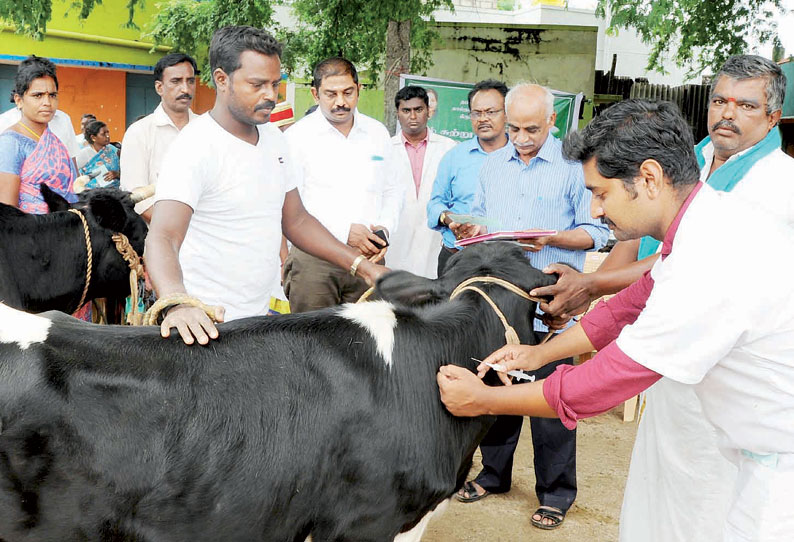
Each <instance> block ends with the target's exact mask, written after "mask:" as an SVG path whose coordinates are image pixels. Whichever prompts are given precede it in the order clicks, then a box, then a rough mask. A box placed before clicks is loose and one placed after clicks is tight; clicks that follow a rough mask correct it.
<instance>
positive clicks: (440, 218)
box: [438, 211, 449, 226]
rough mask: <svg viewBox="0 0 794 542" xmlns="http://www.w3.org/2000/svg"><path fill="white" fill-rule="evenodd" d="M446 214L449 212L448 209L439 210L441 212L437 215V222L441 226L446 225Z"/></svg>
mask: <svg viewBox="0 0 794 542" xmlns="http://www.w3.org/2000/svg"><path fill="white" fill-rule="evenodd" d="M448 214H449V211H442V212H441V214H440V215H439V216H438V222H439V224H441V225H442V226H446V225H447V215H448Z"/></svg>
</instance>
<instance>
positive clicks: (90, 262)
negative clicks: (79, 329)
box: [69, 209, 94, 312]
mask: <svg viewBox="0 0 794 542" xmlns="http://www.w3.org/2000/svg"><path fill="white" fill-rule="evenodd" d="M69 212H70V213H74V214H76V215H77V216H78V218H80V221H81V222H82V223H83V234H84V235H85V252H86V264H85V267H86V269H85V286H84V287H83V295H81V296H80V302H79V303H78V304H77V308H76V309H74V310H73V311H72V312H76V311H77V310H78V309H79V308H80V307H82V306H83V304H85V297H86V295H88V286H89V285H90V284H91V268H92V267H93V266H94V252H93V250H91V233H90V232H89V231H88V222H86V221H85V216H83V213H81V212H80V211H78V210H77V209H69Z"/></svg>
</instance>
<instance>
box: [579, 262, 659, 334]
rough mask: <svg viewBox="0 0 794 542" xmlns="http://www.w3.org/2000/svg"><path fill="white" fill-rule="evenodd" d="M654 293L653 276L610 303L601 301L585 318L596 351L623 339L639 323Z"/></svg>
mask: <svg viewBox="0 0 794 542" xmlns="http://www.w3.org/2000/svg"><path fill="white" fill-rule="evenodd" d="M651 290H653V279H652V278H651V272H650V271H646V272H645V273H643V275H642V277H640V279H639V280H638V281H637V282H635V283H634V284H632V285H631V286H628V287H627V288H624V289H623V290H621V291H620V292H619V293H618V294H617V295H615V296H613V297H612V298H610V299H609V300H607V301H599V302H598V304H597V305H596V306H595V307H593V310H591V311H590V312H588V313H587V314H585V315H584V316H583V317H582V320H581V324H582V330H583V331H584V332H585V335H587V338H588V339H590V342H591V343H592V344H593V346H594V347H595V349H596V350H601V349H602V348H604V347H605V346H606V345H608V344H609V343H611V342H612V341H614V340H615V339H617V338H618V335H620V330H621V329H623V328H624V327H625V326H627V325H629V324H633V323H634V322H635V321H636V320H637V316H639V314H640V313H641V312H642V309H644V308H645V302H646V301H648V296H650V295H651Z"/></svg>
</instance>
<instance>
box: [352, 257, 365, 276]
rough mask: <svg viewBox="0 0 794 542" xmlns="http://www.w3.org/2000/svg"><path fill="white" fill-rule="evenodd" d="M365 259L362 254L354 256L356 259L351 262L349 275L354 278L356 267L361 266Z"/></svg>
mask: <svg viewBox="0 0 794 542" xmlns="http://www.w3.org/2000/svg"><path fill="white" fill-rule="evenodd" d="M366 259H367V257H366V256H364V255H363V254H359V255H358V256H356V259H355V260H353V264H352V265H351V266H350V274H351V275H353V276H354V277H355V276H356V271H358V266H359V265H360V264H361V262H363V261H364V260H366Z"/></svg>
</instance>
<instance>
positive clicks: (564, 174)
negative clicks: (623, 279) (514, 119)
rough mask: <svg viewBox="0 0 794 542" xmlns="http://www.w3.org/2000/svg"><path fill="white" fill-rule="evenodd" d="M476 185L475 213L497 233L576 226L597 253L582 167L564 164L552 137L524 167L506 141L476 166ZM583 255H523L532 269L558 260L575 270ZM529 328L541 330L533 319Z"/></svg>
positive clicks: (596, 229) (599, 231) (601, 235)
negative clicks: (489, 221)
mask: <svg viewBox="0 0 794 542" xmlns="http://www.w3.org/2000/svg"><path fill="white" fill-rule="evenodd" d="M480 184H481V191H480V192H478V195H477V197H476V198H475V202H474V208H475V213H476V214H483V215H484V216H487V217H488V218H489V219H492V220H495V221H497V222H499V224H500V226H501V227H500V228H499V229H500V230H505V231H513V230H527V229H544V230H557V231H566V230H573V229H575V228H581V229H583V230H585V231H586V232H587V233H588V234H589V235H590V237H592V238H593V248H591V249H589V250H598V249H599V248H601V247H603V246H604V245H605V244H606V242H607V239H609V228H607V226H606V225H604V224H602V223H601V222H600V221H598V220H595V219H593V218H592V217H591V216H590V198H591V196H590V191H589V190H587V189H586V188H585V185H584V173H583V171H582V165H581V164H580V163H579V162H570V161H568V160H565V158H563V156H562V143H561V142H560V141H559V140H558V139H557V138H555V137H554V136H552V135H549V136H548V138H547V139H546V142H545V143H544V144H543V146H542V147H541V148H540V151H539V152H538V154H537V156H536V157H535V158H533V159H532V160H530V161H529V164H524V162H522V161H521V159H520V158H519V157H518V153H517V152H516V150H515V147H513V144H512V143H508V144H507V145H506V146H505V147H504V148H502V149H499V150H498V151H494V152H493V153H491V154H490V155H488V156H487V157H486V158H485V160H484V161H483V164H482V167H481V168H480ZM489 230H491V231H493V230H494V228H489ZM585 252H587V251H585V250H568V249H564V248H559V247H551V246H545V247H543V249H541V250H540V251H539V252H527V253H526V255H527V258H529V261H530V263H531V264H532V265H533V266H534V267H536V268H537V269H543V268H544V267H546V266H547V265H549V264H551V263H558V262H561V263H566V264H568V265H570V266H571V267H574V268H575V269H577V270H578V271H581V270H582V268H583V266H584V259H585ZM535 329H536V330H538V331H545V330H546V329H547V328H546V327H545V326H544V325H543V324H541V323H540V322H539V321H537V320H536V323H535Z"/></svg>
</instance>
